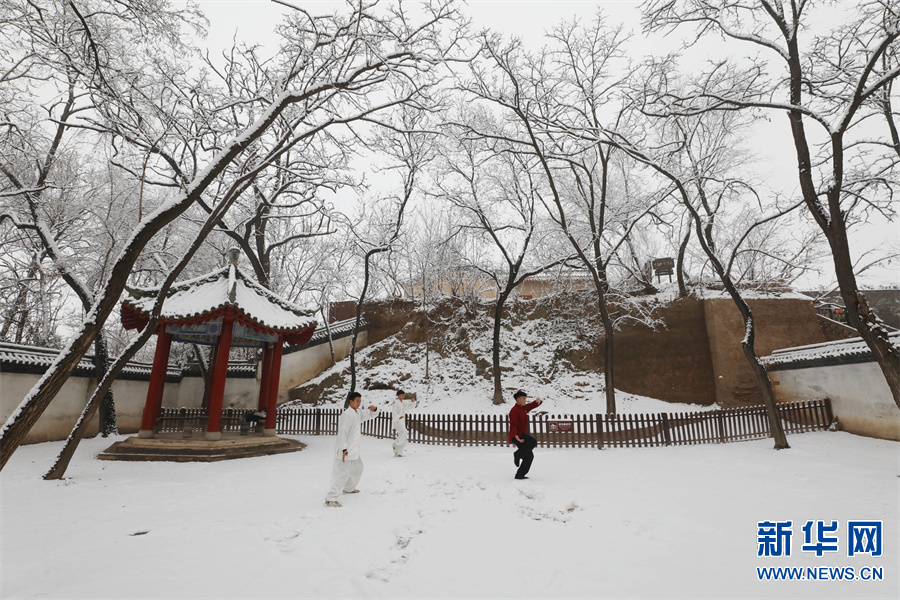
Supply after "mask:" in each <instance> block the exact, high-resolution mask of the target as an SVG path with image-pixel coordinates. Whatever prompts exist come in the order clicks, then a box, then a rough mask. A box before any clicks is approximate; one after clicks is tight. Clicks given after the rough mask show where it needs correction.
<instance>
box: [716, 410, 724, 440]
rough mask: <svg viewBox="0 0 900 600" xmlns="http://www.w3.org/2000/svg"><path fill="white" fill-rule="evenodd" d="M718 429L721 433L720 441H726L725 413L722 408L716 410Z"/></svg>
mask: <svg viewBox="0 0 900 600" xmlns="http://www.w3.org/2000/svg"><path fill="white" fill-rule="evenodd" d="M716 429H717V430H718V433H719V443H720V444H724V443H725V415H724V414H723V413H722V411H721V410H717V411H716Z"/></svg>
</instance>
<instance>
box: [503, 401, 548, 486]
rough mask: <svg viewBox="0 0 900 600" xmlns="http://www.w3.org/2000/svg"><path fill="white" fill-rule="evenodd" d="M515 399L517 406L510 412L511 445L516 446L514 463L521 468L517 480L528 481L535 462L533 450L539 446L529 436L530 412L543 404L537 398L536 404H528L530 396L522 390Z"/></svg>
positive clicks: (517, 473) (517, 472)
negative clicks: (529, 472)
mask: <svg viewBox="0 0 900 600" xmlns="http://www.w3.org/2000/svg"><path fill="white" fill-rule="evenodd" d="M513 398H515V400H516V405H515V406H513V407H512V409H510V411H509V443H510V444H515V446H516V451H515V452H514V453H513V461H514V462H515V463H516V466H517V467H519V470H518V471H516V479H528V477H526V475H527V474H528V470H529V469H531V463H532V461H534V452H533V450H534V449H535V447H536V446H537V440H536V439H534V438H533V437H531V436H530V435H528V412H529V411H531V410H534V409H535V408H537V407H538V406H540V405H541V404H542V402H541V399H540V398H536V399H535V401H534V402H529V403H528V404H526V403H525V401H526V400H528V394H526V393H525V392H523V391H522V390H519V391H518V392H516V393H515V394H513ZM519 463H521V464H519Z"/></svg>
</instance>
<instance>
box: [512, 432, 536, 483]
mask: <svg viewBox="0 0 900 600" xmlns="http://www.w3.org/2000/svg"><path fill="white" fill-rule="evenodd" d="M521 437H522V440H523V441H521V442H520V441H519V440H517V439H516V438H513V441H512V442H513V444H515V445H516V452H515V454H514V456H518V457H519V458H520V459H521V460H522V462H521V463H519V470H518V471H516V477H525V475H527V474H528V470H529V469H531V463H532V462H533V461H534V452H533V450H534V449H535V448H536V447H537V440H536V439H534V438H533V437H531V436H530V435H528V434H525V435H523V436H521Z"/></svg>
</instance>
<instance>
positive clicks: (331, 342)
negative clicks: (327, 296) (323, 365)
mask: <svg viewBox="0 0 900 600" xmlns="http://www.w3.org/2000/svg"><path fill="white" fill-rule="evenodd" d="M319 314H321V315H322V322H323V323H325V335H326V336H328V351H329V352H331V366H332V367H333V366H334V365H336V364H337V360H335V356H334V340H333V339H332V337H331V324H330V323H329V322H328V317H327V316H325V307H324V306H320V307H319Z"/></svg>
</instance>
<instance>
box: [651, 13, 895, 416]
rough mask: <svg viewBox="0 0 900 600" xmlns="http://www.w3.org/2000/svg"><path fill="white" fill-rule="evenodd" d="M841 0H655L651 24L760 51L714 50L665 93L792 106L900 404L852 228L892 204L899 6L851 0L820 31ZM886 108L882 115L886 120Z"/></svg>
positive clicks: (812, 190)
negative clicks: (820, 18) (860, 275)
mask: <svg viewBox="0 0 900 600" xmlns="http://www.w3.org/2000/svg"><path fill="white" fill-rule="evenodd" d="M836 8H837V7H835V6H834V5H832V4H830V3H825V2H800V3H797V2H791V3H785V2H779V1H774V0H760V1H759V2H756V3H751V4H747V3H743V2H738V1H734V0H717V1H714V2H709V1H706V0H677V1H670V0H652V1H650V2H648V3H647V5H646V7H645V25H646V27H647V28H649V29H650V30H663V31H666V30H672V29H674V28H680V27H695V28H696V38H695V39H697V40H699V39H700V38H702V37H705V36H707V35H719V36H722V37H723V38H724V39H725V40H726V41H727V42H728V43H729V45H730V47H733V48H735V49H737V48H739V47H741V46H742V45H746V47H747V48H748V51H749V52H752V53H753V54H749V53H748V55H747V56H744V57H738V59H740V60H743V61H745V62H744V63H741V62H739V60H738V59H735V60H729V59H723V60H720V61H717V62H715V63H714V64H712V65H711V66H710V67H709V68H708V69H707V73H706V74H705V76H704V77H703V78H702V79H701V80H700V83H698V85H697V87H696V89H695V90H693V91H692V92H690V93H686V94H679V95H677V96H671V97H666V98H663V99H664V100H665V101H666V102H667V103H668V104H670V105H671V106H672V107H673V110H674V111H677V112H679V113H681V114H694V113H697V112H702V111H718V110H726V111H733V110H742V111H771V112H776V113H783V114H785V115H786V116H787V117H788V118H787V121H786V125H787V126H789V127H790V132H791V136H792V138H793V141H794V150H795V153H796V158H797V175H798V181H799V187H800V192H801V194H802V197H803V201H804V204H805V206H806V208H807V210H808V213H809V215H810V216H811V217H812V219H813V220H814V221H815V223H816V224H817V225H818V227H819V229H820V230H821V231H822V233H823V234H824V235H825V238H826V239H827V241H828V244H829V247H830V249H831V256H832V260H833V262H834V268H835V274H836V276H837V281H838V284H839V286H840V290H841V298H842V299H843V301H844V304H845V306H846V309H847V317H848V321H849V323H850V325H851V326H853V327H854V328H856V330H857V331H858V332H859V334H860V336H861V337H862V338H863V340H865V342H866V344H867V345H868V347H869V348H870V349H871V351H872V353H873V355H874V356H875V359H876V360H877V362H878V364H879V366H880V367H881V370H882V372H883V373H884V376H885V379H886V381H887V383H888V387H889V388H890V390H891V394H892V395H893V397H894V401H895V402H896V403H897V406H898V408H900V350H898V348H897V346H896V345H894V344H893V343H892V342H891V341H890V339H889V338H888V333H889V332H888V330H887V329H886V328H885V327H884V325H883V323H882V322H881V320H880V319H878V317H877V315H876V314H875V312H874V311H873V310H872V309H871V308H870V307H869V305H868V303H867V302H866V299H865V296H864V295H863V294H862V293H861V292H860V290H859V284H858V282H857V278H856V273H855V272H854V268H853V257H852V252H851V248H850V240H849V237H848V229H849V228H850V227H851V226H852V224H853V223H854V222H855V221H856V220H858V219H864V218H865V215H866V213H867V212H870V211H872V212H878V213H882V214H885V215H890V214H892V209H891V207H890V201H891V199H892V197H893V193H894V192H895V191H896V190H897V185H898V182H897V180H896V173H897V169H896V166H897V164H898V160H900V143H898V142H900V138H898V137H897V133H896V126H895V111H894V109H893V108H892V106H891V98H890V96H889V95H887V96H886V95H885V94H889V93H890V89H891V87H892V86H893V82H894V80H896V79H897V77H898V76H900V65H898V63H897V60H896V57H897V47H896V40H897V37H898V36H900V25H898V23H900V14H898V12H897V6H896V4H895V3H893V2H889V1H887V0H873V1H865V2H861V3H858V4H854V5H853V6H849V5H848V6H846V7H841V8H842V9H846V10H844V11H842V12H841V13H840V17H839V18H838V19H837V20H836V21H835V22H837V23H838V24H837V25H836V26H835V27H833V28H832V29H831V30H829V31H825V32H824V33H817V30H816V29H815V25H814V23H815V21H816V19H815V17H816V15H822V14H823V13H824V12H825V11H827V12H829V13H830V12H831V11H833V10H835V9H836ZM829 16H832V15H830V14H829ZM807 39H808V41H806V40H807ZM757 53H759V54H757ZM747 63H749V66H746V64H747ZM879 118H884V123H885V125H884V126H883V127H878V126H876V125H875V120H876V119H879ZM810 125H812V126H819V127H820V128H821V129H819V130H818V131H816V130H810V129H809V126H810ZM817 140H818V142H817Z"/></svg>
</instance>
